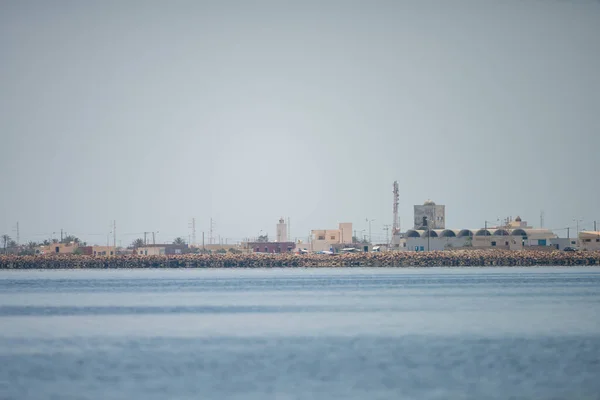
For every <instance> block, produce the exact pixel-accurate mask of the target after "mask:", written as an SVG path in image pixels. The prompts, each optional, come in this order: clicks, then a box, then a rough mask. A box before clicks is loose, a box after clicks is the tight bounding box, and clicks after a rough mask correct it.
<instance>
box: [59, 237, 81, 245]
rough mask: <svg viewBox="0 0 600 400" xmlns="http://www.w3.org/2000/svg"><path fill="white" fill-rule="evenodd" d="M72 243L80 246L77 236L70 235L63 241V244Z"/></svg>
mask: <svg viewBox="0 0 600 400" xmlns="http://www.w3.org/2000/svg"><path fill="white" fill-rule="evenodd" d="M71 242H73V243H77V244H79V238H78V237H77V236H73V235H69V236H66V237H65V238H64V239H63V240H62V241H61V243H71Z"/></svg>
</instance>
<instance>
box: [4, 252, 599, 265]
mask: <svg viewBox="0 0 600 400" xmlns="http://www.w3.org/2000/svg"><path fill="white" fill-rule="evenodd" d="M541 266H573V267H575V266H600V252H598V251H596V252H584V251H581V252H560V251H552V252H548V251H536V250H522V251H507V250H468V251H466V250H452V251H431V252H385V253H357V254H339V255H321V254H304V255H295V254H260V253H251V254H182V255H170V256H138V255H118V256H84V255H41V256H40V255H38V256H14V255H2V256H0V270H2V269H11V270H14V269H22V270H24V269H149V268H165V269H166V268H352V267H359V268H360V267H363V268H364V267H381V268H409V267H541Z"/></svg>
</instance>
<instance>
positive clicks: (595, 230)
mask: <svg viewBox="0 0 600 400" xmlns="http://www.w3.org/2000/svg"><path fill="white" fill-rule="evenodd" d="M17 227H19V224H17ZM594 232H598V230H597V229H596V221H594Z"/></svg>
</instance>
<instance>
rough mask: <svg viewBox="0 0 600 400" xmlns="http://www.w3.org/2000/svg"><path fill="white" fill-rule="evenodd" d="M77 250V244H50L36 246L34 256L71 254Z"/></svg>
mask: <svg viewBox="0 0 600 400" xmlns="http://www.w3.org/2000/svg"><path fill="white" fill-rule="evenodd" d="M78 248H79V245H78V244H77V243H74V242H72V243H50V244H49V245H43V246H38V247H37V248H36V250H35V253H36V254H73V253H74V252H75V250H77V249H78Z"/></svg>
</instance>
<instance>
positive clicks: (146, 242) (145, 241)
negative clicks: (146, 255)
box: [144, 232, 148, 245]
mask: <svg viewBox="0 0 600 400" xmlns="http://www.w3.org/2000/svg"><path fill="white" fill-rule="evenodd" d="M147 233H148V232H144V245H146V244H148V241H147V240H146V234H147Z"/></svg>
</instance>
